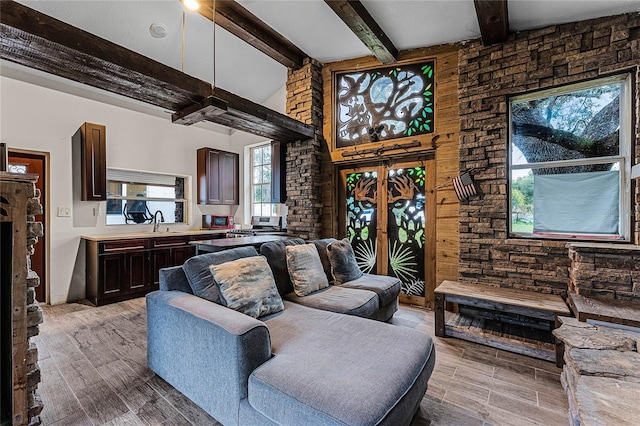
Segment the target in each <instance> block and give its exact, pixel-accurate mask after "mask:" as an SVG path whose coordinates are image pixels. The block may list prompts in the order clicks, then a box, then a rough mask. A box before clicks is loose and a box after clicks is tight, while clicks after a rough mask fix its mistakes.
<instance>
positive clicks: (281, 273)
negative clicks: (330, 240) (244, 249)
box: [260, 238, 305, 295]
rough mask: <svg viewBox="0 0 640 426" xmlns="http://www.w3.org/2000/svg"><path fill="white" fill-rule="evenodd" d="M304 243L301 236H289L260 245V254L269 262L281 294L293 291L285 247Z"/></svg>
mask: <svg viewBox="0 0 640 426" xmlns="http://www.w3.org/2000/svg"><path fill="white" fill-rule="evenodd" d="M304 243H305V242H304V240H303V239H301V238H291V239H288V240H283V241H271V242H268V243H264V244H262V245H261V246H260V254H261V255H263V256H264V257H266V258H267V262H269V266H271V271H272V272H273V278H274V279H275V280H276V286H278V291H279V292H280V294H281V295H285V294H287V293H291V292H292V291H293V283H292V282H291V277H289V271H288V270H287V254H286V252H285V247H286V246H291V245H295V244H304Z"/></svg>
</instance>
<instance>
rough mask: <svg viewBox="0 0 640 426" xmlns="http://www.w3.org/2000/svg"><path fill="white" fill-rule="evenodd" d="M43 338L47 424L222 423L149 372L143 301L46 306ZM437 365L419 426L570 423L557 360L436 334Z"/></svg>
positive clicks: (421, 325) (404, 312)
mask: <svg viewBox="0 0 640 426" xmlns="http://www.w3.org/2000/svg"><path fill="white" fill-rule="evenodd" d="M43 309H44V318H45V321H44V323H43V324H42V325H41V329H40V335H39V336H37V337H36V342H37V344H38V349H39V353H40V360H39V364H40V369H41V371H42V383H41V384H40V395H41V397H42V399H43V402H44V405H45V408H44V410H43V412H42V420H43V421H44V424H46V425H83V426H84V425H113V426H115V425H160V424H162V425H216V424H219V423H218V422H216V421H215V419H213V418H211V417H210V416H209V415H208V414H206V413H205V412H204V411H203V410H201V409H200V408H198V407H197V406H196V405H195V404H193V403H192V402H191V401H190V400H188V399H187V398H186V397H184V396H183V395H182V394H180V393H179V392H178V391H176V390H175V389H173V388H172V387H171V386H170V385H169V384H167V383H166V382H165V381H163V380H162V379H160V378H159V377H157V376H156V375H154V374H153V373H152V372H151V371H150V370H149V369H148V368H147V366H146V314H145V301H144V298H140V299H135V300H130V301H127V302H121V303H116V304H113V305H107V306H104V307H99V308H94V307H88V306H84V305H80V304H66V305H56V306H44V307H43ZM393 323H394V324H396V325H398V326H400V327H410V328H415V329H417V330H420V331H423V332H425V333H428V334H429V335H431V336H433V329H434V328H433V312H431V311H424V310H421V309H418V308H415V307H409V306H402V307H401V308H400V311H399V312H397V313H396V315H395V316H394V320H393ZM435 343H436V360H437V361H436V367H435V370H434V372H433V375H432V376H431V379H430V380H429V390H428V391H427V394H426V395H425V397H424V399H423V400H422V404H421V407H420V410H419V411H418V413H417V414H416V417H415V418H414V420H413V423H412V424H413V425H415V426H423V425H429V424H431V425H465V426H466V425H489V424H491V425H517V426H525V425H541V424H544V425H567V424H568V416H567V409H568V406H567V398H566V395H565V394H564V392H563V390H562V387H561V385H560V377H559V373H560V370H559V369H557V368H556V367H555V365H553V364H552V363H550V362H545V361H539V360H536V359H533V358H528V357H525V356H520V355H515V354H511V353H508V352H503V351H501V350H496V349H492V348H489V347H485V346H482V345H477V344H474V343H469V342H464V341H461V340H458V339H454V338H446V339H443V338H435Z"/></svg>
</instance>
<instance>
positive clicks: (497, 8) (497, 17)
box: [473, 0, 509, 46]
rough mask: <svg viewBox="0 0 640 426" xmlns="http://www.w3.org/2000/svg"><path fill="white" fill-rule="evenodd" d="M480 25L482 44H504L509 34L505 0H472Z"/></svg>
mask: <svg viewBox="0 0 640 426" xmlns="http://www.w3.org/2000/svg"><path fill="white" fill-rule="evenodd" d="M473 4H474V5H475V7H476V15H477V16H478V24H480V34H481V35H482V44H484V45H485V46H489V45H492V44H496V43H504V42H505V41H506V40H507V35H508V33H509V13H508V12H507V0H473Z"/></svg>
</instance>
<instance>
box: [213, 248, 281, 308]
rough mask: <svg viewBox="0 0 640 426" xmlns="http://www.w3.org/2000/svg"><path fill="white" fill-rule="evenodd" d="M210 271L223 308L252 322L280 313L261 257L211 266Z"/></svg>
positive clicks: (278, 303)
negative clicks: (237, 312) (252, 319)
mask: <svg viewBox="0 0 640 426" xmlns="http://www.w3.org/2000/svg"><path fill="white" fill-rule="evenodd" d="M210 269H211V274H212V275H213V278H214V280H215V282H216V285H217V286H218V289H219V291H220V301H221V302H222V304H223V305H225V306H227V307H229V308H231V309H234V310H236V311H239V312H242V313H243V314H246V315H249V316H251V317H254V318H260V317H261V316H264V315H269V314H273V313H275V312H280V311H282V310H283V309H284V305H283V304H282V298H281V297H280V294H279V293H278V288H277V287H276V283H275V281H274V280H273V273H272V272H271V268H269V264H268V263H267V261H266V260H265V258H264V257H262V256H252V257H247V258H243V259H237V260H233V261H230V262H225V263H222V264H219V265H211V266H210Z"/></svg>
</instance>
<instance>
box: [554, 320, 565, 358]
mask: <svg viewBox="0 0 640 426" xmlns="http://www.w3.org/2000/svg"><path fill="white" fill-rule="evenodd" d="M558 327H560V321H558V316H557V315H556V321H555V324H554V329H555V328H558ZM553 338H554V340H555V341H556V367H558V368H562V367H563V366H564V343H563V342H562V340H560V339H558V338H557V337H555V336H554V337H553Z"/></svg>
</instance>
